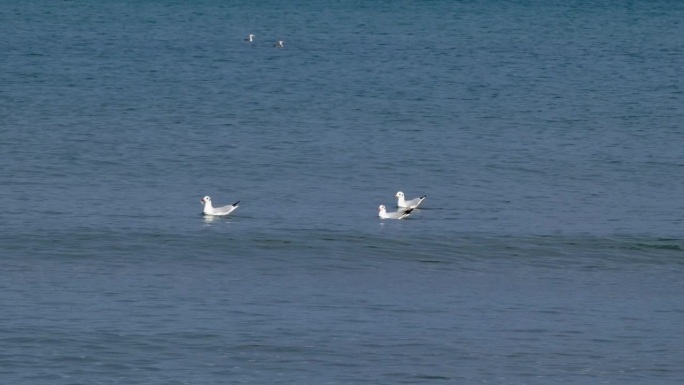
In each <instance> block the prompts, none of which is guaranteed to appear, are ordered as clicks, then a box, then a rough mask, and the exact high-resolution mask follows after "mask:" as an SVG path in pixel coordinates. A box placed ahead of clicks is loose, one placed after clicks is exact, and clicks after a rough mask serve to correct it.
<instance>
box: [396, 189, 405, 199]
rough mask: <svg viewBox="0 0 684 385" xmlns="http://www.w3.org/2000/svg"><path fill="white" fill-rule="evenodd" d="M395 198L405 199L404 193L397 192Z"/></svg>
mask: <svg viewBox="0 0 684 385" xmlns="http://www.w3.org/2000/svg"><path fill="white" fill-rule="evenodd" d="M395 197H397V198H403V197H404V193H403V192H401V191H397V195H395Z"/></svg>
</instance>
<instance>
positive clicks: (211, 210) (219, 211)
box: [200, 195, 240, 215]
mask: <svg viewBox="0 0 684 385" xmlns="http://www.w3.org/2000/svg"><path fill="white" fill-rule="evenodd" d="M200 202H202V203H204V211H203V212H202V213H203V214H204V215H228V214H230V213H232V212H233V211H235V209H237V208H238V207H239V206H238V203H240V201H237V202H235V203H233V204H232V205H228V206H223V207H213V206H212V205H211V198H210V197H209V196H208V195H207V196H205V197H204V198H202V199H201V200H200Z"/></svg>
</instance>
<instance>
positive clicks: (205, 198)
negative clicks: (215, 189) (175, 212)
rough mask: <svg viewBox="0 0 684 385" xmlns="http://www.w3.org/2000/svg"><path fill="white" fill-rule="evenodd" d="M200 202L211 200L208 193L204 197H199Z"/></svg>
mask: <svg viewBox="0 0 684 385" xmlns="http://www.w3.org/2000/svg"><path fill="white" fill-rule="evenodd" d="M200 202H202V203H207V202H211V198H210V197H209V195H207V196H205V197H204V198H202V199H200Z"/></svg>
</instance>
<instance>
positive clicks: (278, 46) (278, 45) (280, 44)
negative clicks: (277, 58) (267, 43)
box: [273, 40, 285, 48]
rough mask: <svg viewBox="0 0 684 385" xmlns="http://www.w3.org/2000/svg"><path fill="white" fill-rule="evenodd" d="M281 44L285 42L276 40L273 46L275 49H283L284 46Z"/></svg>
mask: <svg viewBox="0 0 684 385" xmlns="http://www.w3.org/2000/svg"><path fill="white" fill-rule="evenodd" d="M283 43H285V42H284V41H282V40H278V42H277V43H275V44H274V45H273V46H274V47H276V48H285V46H284V45H283Z"/></svg>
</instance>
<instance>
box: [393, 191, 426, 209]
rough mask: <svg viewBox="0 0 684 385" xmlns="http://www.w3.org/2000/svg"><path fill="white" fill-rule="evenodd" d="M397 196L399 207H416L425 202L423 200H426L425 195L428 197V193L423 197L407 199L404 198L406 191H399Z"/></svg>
mask: <svg viewBox="0 0 684 385" xmlns="http://www.w3.org/2000/svg"><path fill="white" fill-rule="evenodd" d="M395 197H397V207H401V208H409V209H415V208H416V207H418V206H420V204H421V203H423V200H425V197H427V195H423V196H422V197H419V198H414V199H411V200H410V201H407V200H404V193H403V192H401V191H398V192H397V194H396V195H395Z"/></svg>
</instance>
